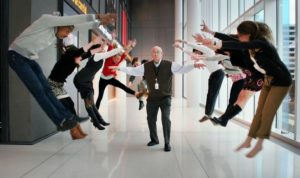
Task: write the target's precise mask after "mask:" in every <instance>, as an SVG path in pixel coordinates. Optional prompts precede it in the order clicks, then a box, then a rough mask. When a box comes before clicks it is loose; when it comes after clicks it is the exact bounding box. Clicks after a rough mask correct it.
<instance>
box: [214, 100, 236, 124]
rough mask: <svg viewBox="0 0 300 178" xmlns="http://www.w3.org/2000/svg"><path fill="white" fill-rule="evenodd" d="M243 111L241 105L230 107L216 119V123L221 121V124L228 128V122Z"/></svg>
mask: <svg viewBox="0 0 300 178" xmlns="http://www.w3.org/2000/svg"><path fill="white" fill-rule="evenodd" d="M241 111H242V108H241V107H240V106H239V105H237V104H236V105H234V106H232V107H230V108H229V109H228V110H226V112H225V113H224V114H223V115H222V116H221V117H219V118H214V120H215V121H219V124H221V125H222V126H224V127H226V125H227V123H228V121H229V120H230V119H232V118H233V117H234V116H236V115H238V114H239V113H240V112H241Z"/></svg>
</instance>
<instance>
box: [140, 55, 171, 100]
mask: <svg viewBox="0 0 300 178" xmlns="http://www.w3.org/2000/svg"><path fill="white" fill-rule="evenodd" d="M171 67H172V62H170V61H166V60H161V62H160V65H159V66H158V67H155V65H154V62H153V61H150V62H147V63H145V64H144V69H145V71H144V77H145V79H146V81H147V85H148V90H149V97H148V100H159V99H162V98H164V97H166V96H171V95H172V76H173V73H172V70H171ZM155 79H157V82H158V84H159V89H158V90H157V89H155V83H156V82H155Z"/></svg>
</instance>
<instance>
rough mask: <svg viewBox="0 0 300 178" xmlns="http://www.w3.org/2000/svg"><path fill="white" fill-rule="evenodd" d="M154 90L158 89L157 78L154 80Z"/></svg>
mask: <svg viewBox="0 0 300 178" xmlns="http://www.w3.org/2000/svg"><path fill="white" fill-rule="evenodd" d="M154 89H155V90H158V89H159V84H158V82H157V78H156V79H155V84H154Z"/></svg>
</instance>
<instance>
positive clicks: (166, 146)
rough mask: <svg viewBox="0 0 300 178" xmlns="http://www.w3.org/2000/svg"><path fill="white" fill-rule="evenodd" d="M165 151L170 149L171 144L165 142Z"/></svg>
mask: <svg viewBox="0 0 300 178" xmlns="http://www.w3.org/2000/svg"><path fill="white" fill-rule="evenodd" d="M164 150H165V152H169V151H171V146H170V144H165V149H164Z"/></svg>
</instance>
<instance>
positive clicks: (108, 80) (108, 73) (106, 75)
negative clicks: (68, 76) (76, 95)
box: [96, 40, 140, 109]
mask: <svg viewBox="0 0 300 178" xmlns="http://www.w3.org/2000/svg"><path fill="white" fill-rule="evenodd" d="M135 45H136V40H129V41H128V44H127V45H126V47H125V48H124V49H125V52H124V53H119V54H117V55H115V56H112V57H110V58H107V59H106V60H105V62H104V66H103V70H102V74H101V76H100V80H99V95H98V98H97V101H96V107H97V108H98V109H99V107H100V103H101V101H102V98H103V93H104V91H105V88H106V86H107V85H112V86H115V87H118V88H121V89H122V90H124V91H125V92H126V93H130V94H132V95H135V96H136V97H140V93H139V92H136V91H133V90H132V89H130V88H129V87H127V86H126V85H124V84H123V83H121V82H120V81H119V80H117V79H116V78H115V77H116V76H117V73H116V71H115V70H112V69H110V67H111V66H119V64H120V63H121V62H123V61H124V60H125V59H126V57H127V55H128V53H129V52H130V51H131V50H132V48H134V46H135ZM113 48H114V46H113V45H110V46H109V47H108V51H110V50H112V49H113Z"/></svg>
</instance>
